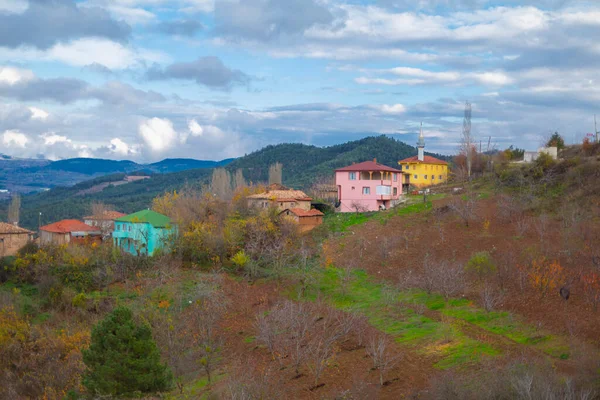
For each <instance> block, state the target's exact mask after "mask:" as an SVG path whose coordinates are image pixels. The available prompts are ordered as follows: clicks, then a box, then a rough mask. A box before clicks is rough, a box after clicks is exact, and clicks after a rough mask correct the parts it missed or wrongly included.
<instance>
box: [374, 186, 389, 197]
mask: <svg viewBox="0 0 600 400" xmlns="http://www.w3.org/2000/svg"><path fill="white" fill-rule="evenodd" d="M376 193H377V195H378V196H389V195H390V194H392V187H391V186H383V185H378V186H377V188H376Z"/></svg>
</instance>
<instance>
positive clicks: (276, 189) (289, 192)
mask: <svg viewBox="0 0 600 400" xmlns="http://www.w3.org/2000/svg"><path fill="white" fill-rule="evenodd" d="M311 202H312V198H311V197H309V196H308V195H307V194H306V193H304V192H303V191H301V190H293V189H288V188H286V187H285V186H282V185H279V184H272V185H270V186H269V188H268V189H267V191H266V192H263V193H258V194H254V195H251V196H248V207H251V208H269V207H276V208H277V210H279V212H280V215H284V216H288V217H290V218H291V219H293V220H294V221H296V222H297V223H298V225H300V231H301V232H307V231H309V230H311V229H313V228H314V227H315V226H318V225H320V224H322V223H323V213H322V212H321V211H319V210H313V209H311Z"/></svg>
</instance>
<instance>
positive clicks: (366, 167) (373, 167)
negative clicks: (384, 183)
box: [336, 160, 403, 173]
mask: <svg viewBox="0 0 600 400" xmlns="http://www.w3.org/2000/svg"><path fill="white" fill-rule="evenodd" d="M336 171H368V172H370V171H372V172H376V171H384V172H398V173H403V172H402V171H400V170H399V169H396V168H392V167H388V166H387V165H383V164H379V163H378V162H377V161H375V160H373V161H365V162H361V163H358V164H352V165H348V166H347V167H343V168H338V169H336Z"/></svg>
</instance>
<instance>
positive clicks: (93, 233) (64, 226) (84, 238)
mask: <svg viewBox="0 0 600 400" xmlns="http://www.w3.org/2000/svg"><path fill="white" fill-rule="evenodd" d="M101 241H102V232H100V230H99V229H98V228H95V227H92V226H89V225H87V224H84V223H83V222H81V221H78V220H76V219H65V220H62V221H58V222H55V223H53V224H50V225H45V226H42V227H41V228H40V244H41V245H42V246H45V245H50V244H53V245H64V244H70V243H93V242H97V243H99V242H101Z"/></svg>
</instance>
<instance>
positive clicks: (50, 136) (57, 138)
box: [40, 132, 71, 146]
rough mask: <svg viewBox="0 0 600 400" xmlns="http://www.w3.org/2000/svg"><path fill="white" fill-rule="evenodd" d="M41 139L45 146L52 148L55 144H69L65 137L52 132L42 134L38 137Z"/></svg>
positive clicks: (69, 140) (69, 141)
mask: <svg viewBox="0 0 600 400" xmlns="http://www.w3.org/2000/svg"><path fill="white" fill-rule="evenodd" d="M40 136H41V138H42V139H44V144H45V145H46V146H54V145H55V144H57V143H71V139H69V138H67V137H66V136H62V135H57V134H56V133H54V132H48V133H44V134H43V135H40Z"/></svg>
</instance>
